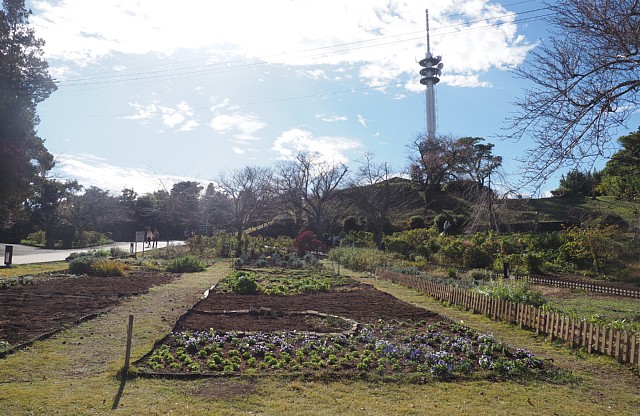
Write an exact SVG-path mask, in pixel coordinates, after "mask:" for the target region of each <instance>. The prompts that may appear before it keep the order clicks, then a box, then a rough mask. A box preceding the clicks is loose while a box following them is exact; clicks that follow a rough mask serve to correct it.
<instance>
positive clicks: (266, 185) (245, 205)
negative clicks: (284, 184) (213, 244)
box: [217, 166, 275, 255]
mask: <svg viewBox="0 0 640 416" xmlns="http://www.w3.org/2000/svg"><path fill="white" fill-rule="evenodd" d="M217 184H218V187H219V188H220V191H221V192H222V193H223V194H224V195H226V197H227V198H228V199H229V202H230V203H229V204H228V205H226V206H227V207H228V209H229V211H230V212H229V213H228V214H229V215H230V217H231V218H232V219H233V227H234V229H235V231H236V233H237V238H238V246H237V247H236V255H240V253H242V235H243V233H244V232H245V230H247V229H248V228H249V227H251V226H255V225H258V224H259V223H261V222H265V221H267V220H269V219H270V211H269V206H270V205H271V202H272V201H273V197H274V195H275V193H274V189H273V172H272V171H271V169H268V168H260V167H251V166H246V167H244V168H241V169H237V170H234V171H228V172H223V173H221V174H220V176H219V178H218V180H217Z"/></svg>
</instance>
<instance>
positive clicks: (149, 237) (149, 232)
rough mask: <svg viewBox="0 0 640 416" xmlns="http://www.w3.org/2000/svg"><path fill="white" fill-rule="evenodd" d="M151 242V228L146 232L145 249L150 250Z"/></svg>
mask: <svg viewBox="0 0 640 416" xmlns="http://www.w3.org/2000/svg"><path fill="white" fill-rule="evenodd" d="M151 240H153V232H152V231H151V228H149V229H148V230H147V247H149V248H151Z"/></svg>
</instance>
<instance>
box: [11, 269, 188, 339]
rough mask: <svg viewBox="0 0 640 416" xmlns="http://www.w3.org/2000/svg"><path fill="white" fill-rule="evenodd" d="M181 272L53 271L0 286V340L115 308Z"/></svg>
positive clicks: (38, 333) (30, 335)
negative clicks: (106, 273)
mask: <svg viewBox="0 0 640 416" xmlns="http://www.w3.org/2000/svg"><path fill="white" fill-rule="evenodd" d="M177 276H178V274H174V273H165V272H157V271H131V272H129V273H128V274H127V275H126V276H117V277H115V276H114V277H97V276H70V275H52V276H48V277H47V278H46V279H42V280H38V281H36V283H34V284H26V285H24V284H19V285H15V286H10V287H5V288H2V289H0V341H6V342H9V344H11V345H19V344H22V343H25V342H29V341H33V340H35V339H38V338H40V337H42V336H45V335H47V334H49V333H51V332H53V331H56V330H59V329H61V328H63V327H64V326H65V325H69V324H73V323H75V322H78V321H80V320H82V319H84V318H86V317H89V316H92V315H95V314H97V313H101V312H105V311H107V310H109V309H111V308H113V307H114V306H115V305H116V304H117V303H118V302H119V299H120V298H122V297H127V296H136V295H140V294H143V293H146V292H147V291H148V290H149V288H150V287H152V286H156V285H162V284H165V283H168V282H170V281H171V280H173V279H175V278H176V277H177Z"/></svg>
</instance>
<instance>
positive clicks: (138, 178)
mask: <svg viewBox="0 0 640 416" xmlns="http://www.w3.org/2000/svg"><path fill="white" fill-rule="evenodd" d="M55 162H56V167H55V168H54V171H53V173H54V175H55V176H56V177H58V178H59V179H76V180H77V181H78V182H79V183H80V184H81V185H83V186H84V187H90V186H97V187H98V188H101V189H104V190H106V191H110V192H111V193H112V194H115V195H119V194H120V192H121V191H122V190H123V189H124V188H132V189H133V190H134V191H136V192H137V193H138V194H144V193H147V192H154V191H157V190H160V189H164V187H167V188H168V189H171V187H172V186H173V184H174V183H177V182H181V181H198V180H197V179H194V178H188V177H183V176H175V175H162V174H158V173H156V172H152V171H150V170H148V169H139V168H136V169H131V168H122V167H118V166H113V165H110V164H109V163H106V161H105V159H103V158H100V157H97V156H95V155H91V154H83V155H61V156H56V157H55Z"/></svg>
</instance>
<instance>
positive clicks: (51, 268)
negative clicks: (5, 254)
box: [0, 261, 69, 278]
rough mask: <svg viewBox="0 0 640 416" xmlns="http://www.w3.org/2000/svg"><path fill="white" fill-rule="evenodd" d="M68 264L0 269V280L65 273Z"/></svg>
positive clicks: (23, 265)
mask: <svg viewBox="0 0 640 416" xmlns="http://www.w3.org/2000/svg"><path fill="white" fill-rule="evenodd" d="M68 267H69V264H68V263H67V262H64V261H54V262H49V263H33V264H18V265H13V266H11V267H0V278H2V277H20V276H29V275H34V274H42V273H51V272H60V271H66V270H67V268H68Z"/></svg>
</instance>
